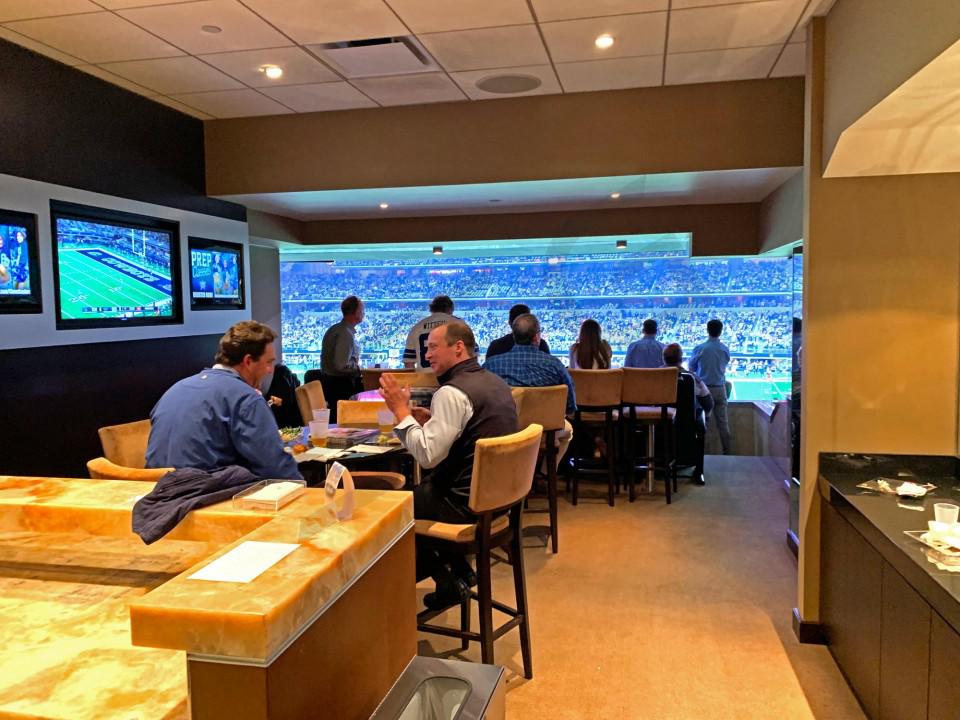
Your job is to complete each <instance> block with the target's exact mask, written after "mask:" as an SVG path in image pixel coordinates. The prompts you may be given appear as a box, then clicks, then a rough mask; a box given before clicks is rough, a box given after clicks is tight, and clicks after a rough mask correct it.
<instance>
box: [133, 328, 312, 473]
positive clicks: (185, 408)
mask: <svg viewBox="0 0 960 720" xmlns="http://www.w3.org/2000/svg"><path fill="white" fill-rule="evenodd" d="M275 338H276V335H275V333H274V332H273V330H271V329H270V328H269V327H267V326H266V325H263V324H261V323H258V322H256V321H253V320H246V321H243V322H238V323H236V324H235V325H233V326H232V327H231V328H230V329H229V330H227V332H226V334H225V335H224V336H223V337H222V338H220V347H219V349H218V350H217V354H216V357H215V358H214V359H215V361H216V364H215V365H214V366H213V367H212V368H206V369H204V370H201V371H200V372H199V373H197V374H196V375H193V376H191V377H188V378H185V379H183V380H180V381H179V382H177V383H175V384H174V385H173V386H172V387H171V388H170V389H169V390H167V391H166V392H165V393H164V394H163V397H161V398H160V400H159V402H157V404H156V406H154V408H153V410H152V411H151V412H150V420H151V422H152V427H151V429H150V440H149V442H148V443H147V467H148V468H159V467H173V468H177V469H179V468H186V467H189V468H197V469H200V470H214V469H216V468H221V467H225V466H227V465H241V466H243V467H245V468H247V469H249V470H250V471H251V472H252V473H253V474H254V475H256V476H257V477H261V478H285V479H293V480H300V479H302V478H301V475H300V472H299V471H298V470H297V463H296V462H295V461H294V459H293V457H292V456H290V455H288V454H287V453H285V452H284V451H283V444H282V443H281V441H280V435H279V433H278V432H277V423H276V420H274V418H273V414H272V413H271V412H270V408H269V407H267V403H266V400H265V399H264V397H263V396H262V395H261V394H260V391H259V390H258V389H257V388H259V387H260V383H261V381H262V380H263V379H264V378H265V377H266V376H267V375H269V374H270V373H272V372H273V364H274V362H276V357H277V356H276V351H275V350H274V347H273V341H274V339H275Z"/></svg>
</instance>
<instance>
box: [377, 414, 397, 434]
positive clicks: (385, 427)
mask: <svg viewBox="0 0 960 720" xmlns="http://www.w3.org/2000/svg"><path fill="white" fill-rule="evenodd" d="M395 420H396V418H394V416H393V413H392V412H390V411H389V410H378V411H377V429H378V430H380V434H381V435H383V436H388V435H390V433H392V432H393V426H394V423H395Z"/></svg>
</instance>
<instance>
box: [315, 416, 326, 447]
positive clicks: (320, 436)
mask: <svg viewBox="0 0 960 720" xmlns="http://www.w3.org/2000/svg"><path fill="white" fill-rule="evenodd" d="M329 430H330V423H328V422H323V421H320V420H311V421H310V443H311V444H312V445H313V446H314V447H326V446H327V434H328V431H329Z"/></svg>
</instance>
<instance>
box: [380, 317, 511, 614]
mask: <svg viewBox="0 0 960 720" xmlns="http://www.w3.org/2000/svg"><path fill="white" fill-rule="evenodd" d="M475 354H476V340H475V338H474V336H473V331H472V330H471V329H470V327H469V326H468V325H467V324H466V323H464V322H460V321H455V322H450V323H447V324H446V325H441V326H440V327H438V328H435V329H434V330H432V331H431V332H430V336H429V337H428V339H427V359H428V360H429V361H430V367H431V368H433V369H434V371H435V372H436V374H437V380H438V381H439V383H440V389H439V390H437V392H436V393H434V396H433V400H432V401H431V403H430V410H426V409H424V408H413V409H412V410H411V409H410V407H409V401H410V389H409V388H406V387H400V386H399V385H398V384H397V382H396V381H395V380H393V379H392V378H391V377H390V376H389V375H388V374H384V375H383V376H382V377H381V380H380V384H381V387H382V389H381V393H382V394H383V397H384V399H385V400H386V401H387V406H388V407H389V408H390V410H391V411H393V414H394V415H396V417H397V427H396V433H397V436H398V437H399V438H400V442H402V443H403V445H404V447H405V448H406V449H407V450H408V451H409V452H410V454H411V455H413V457H414V458H415V459H416V460H417V462H418V463H420V465H421V467H423V468H426V469H432V472H431V473H430V474H429V476H427V477H426V478H424V480H423V482H421V483H420V485H418V486H417V487H416V488H415V489H414V493H413V514H414V517H416V518H417V519H418V520H438V521H440V522H447V523H472V522H475V521H476V516H475V515H474V514H473V513H471V512H470V508H469V507H468V506H467V503H468V502H469V500H470V481H471V476H472V474H473V454H474V447H475V445H476V442H477V440H479V439H480V438H485V437H499V436H501V435H509V434H510V433H514V432H516V431H517V409H516V405H515V404H514V401H513V396H512V395H511V394H510V388H509V387H508V386H507V384H506V383H505V382H504V381H503V380H501V379H500V378H499V377H497V376H496V375H494V374H493V373H490V372H487V371H486V370H484V369H483V368H481V367H480V364H479V363H478V362H477V360H476V357H475ZM428 576H429V577H432V578H433V579H434V580H435V581H436V582H437V592H436V593H431V594H429V595H427V596H426V597H425V598H424V602H425V603H426V605H427V607H437V608H440V607H446V606H448V605H451V604H455V603H459V601H460V598H461V597H462V596H463V595H464V594H466V593H468V592H469V585H471V584H473V582H475V578H474V575H473V571H472V569H471V568H470V566H469V564H468V563H467V562H466V561H465V560H464V559H463V557H462V556H451V557H441V556H439V555H438V554H437V553H436V552H435V551H432V550H428V549H426V548H422V547H418V548H417V580H418V581H419V580H422V579H423V578H426V577H428Z"/></svg>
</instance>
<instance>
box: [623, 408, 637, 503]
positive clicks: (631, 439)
mask: <svg viewBox="0 0 960 720" xmlns="http://www.w3.org/2000/svg"><path fill="white" fill-rule="evenodd" d="M633 412H634V411H633V408H631V409H630V413H631V415H632V414H633ZM626 422H627V430H626V433H627V442H626V447H625V448H624V451H623V453H624V455H625V456H626V460H627V463H628V465H627V497H628V498H629V500H630V502H633V501H634V500H636V499H637V485H636V483H637V478H636V475H637V458H636V443H637V428H636V425H635V424H634V418H633V417H631V418H630V419H629V420H627V421H626Z"/></svg>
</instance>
